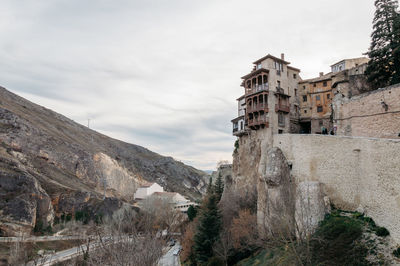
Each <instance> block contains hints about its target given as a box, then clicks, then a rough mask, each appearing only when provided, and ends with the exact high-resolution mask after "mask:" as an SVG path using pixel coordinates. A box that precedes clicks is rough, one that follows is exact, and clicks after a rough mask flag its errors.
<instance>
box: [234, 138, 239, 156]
mask: <svg viewBox="0 0 400 266" xmlns="http://www.w3.org/2000/svg"><path fill="white" fill-rule="evenodd" d="M234 146H235V150H234V151H233V152H234V153H237V152H238V149H239V140H238V139H237V140H236V141H235V145H234Z"/></svg>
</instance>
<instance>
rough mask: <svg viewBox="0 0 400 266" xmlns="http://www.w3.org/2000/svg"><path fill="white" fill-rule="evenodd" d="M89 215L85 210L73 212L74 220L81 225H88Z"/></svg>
mask: <svg viewBox="0 0 400 266" xmlns="http://www.w3.org/2000/svg"><path fill="white" fill-rule="evenodd" d="M89 219H90V215H89V212H88V211H87V210H82V211H76V212H75V220H76V221H81V222H82V223H83V224H87V223H89Z"/></svg>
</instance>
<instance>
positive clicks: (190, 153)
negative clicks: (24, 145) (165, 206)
mask: <svg viewBox="0 0 400 266" xmlns="http://www.w3.org/2000/svg"><path fill="white" fill-rule="evenodd" d="M0 2H1V4H0V86H3V87H5V88H7V89H9V90H10V91H12V92H14V93H17V94H18V95H20V96H22V97H25V98H27V99H29V100H31V101H33V102H35V103H37V104H40V105H43V106H46V107H47V108H50V109H52V110H54V111H56V112H59V113H61V114H63V115H65V116H67V117H69V118H71V119H73V120H74V121H76V122H78V123H81V124H83V125H87V124H88V119H90V128H92V129H94V130H97V131H99V132H101V133H104V134H106V135H108V136H110V137H113V138H117V139H120V140H123V141H126V142H129V143H133V144H137V145H141V146H144V147H146V148H148V149H150V150H152V151H155V152H157V153H160V154H162V155H166V156H172V157H174V158H175V159H177V160H180V161H182V162H184V163H186V164H189V165H192V166H194V167H196V168H199V169H203V170H209V169H214V168H215V167H216V165H217V162H218V161H220V160H228V161H231V160H232V151H233V145H234V141H235V138H234V137H233V136H232V125H231V122H230V120H232V119H233V118H235V117H236V116H237V102H236V99H237V98H238V97H239V96H241V95H242V94H243V93H244V89H243V88H242V87H240V83H241V79H240V77H242V76H244V75H245V74H247V73H249V72H250V70H251V68H252V62H254V61H255V60H257V59H259V58H261V57H263V56H265V55H266V54H272V55H275V56H278V57H279V56H280V54H281V53H285V59H286V60H287V61H289V62H291V65H292V66H293V67H297V68H300V69H301V71H302V72H301V73H300V76H301V77H302V78H303V79H305V78H312V77H316V76H318V73H319V72H329V66H330V65H331V64H333V63H336V62H337V61H340V60H341V59H344V58H353V57H360V56H362V54H363V53H365V52H366V51H367V50H368V47H369V43H370V34H371V31H372V19H373V13H374V10H375V9H374V5H373V1H372V0H352V1H349V0H336V1H331V0H306V1H297V0H281V1H271V0H247V1H239V0H224V1H222V0H201V1H200V0H142V1H136V0H86V1H82V0H30V1H28V0H0Z"/></svg>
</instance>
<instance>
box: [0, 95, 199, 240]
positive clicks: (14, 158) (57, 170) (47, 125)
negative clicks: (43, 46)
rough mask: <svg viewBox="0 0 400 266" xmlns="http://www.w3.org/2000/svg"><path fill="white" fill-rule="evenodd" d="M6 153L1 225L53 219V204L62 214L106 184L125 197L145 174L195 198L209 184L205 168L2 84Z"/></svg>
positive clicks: (0, 125) (0, 119) (0, 151)
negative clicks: (110, 133)
mask: <svg viewBox="0 0 400 266" xmlns="http://www.w3.org/2000/svg"><path fill="white" fill-rule="evenodd" d="M0 159H1V160H3V161H4V162H3V164H4V165H7V167H5V166H4V167H3V165H2V166H0V172H1V180H0V184H1V187H0V193H2V194H1V197H0V211H1V212H3V214H1V216H0V227H1V228H4V224H5V223H7V224H20V223H21V224H23V225H24V226H27V227H32V226H35V223H36V222H37V221H39V220H40V221H43V223H44V224H46V223H48V222H50V223H51V221H52V219H53V218H52V217H53V214H52V210H54V212H55V215H56V216H59V215H61V213H62V212H74V211H76V210H79V209H82V208H85V204H86V205H88V204H92V205H90V206H91V207H93V206H97V205H98V204H100V205H101V202H102V198H103V194H104V190H105V189H106V195H107V197H115V198H118V199H120V200H123V201H129V200H131V199H132V198H133V194H134V192H135V190H136V188H137V187H138V186H140V185H141V184H143V183H145V182H157V183H159V184H160V185H162V186H163V187H164V189H165V190H167V191H176V192H179V193H181V194H182V195H186V196H188V197H190V198H192V199H193V198H197V197H199V196H200V195H201V193H203V192H205V190H206V182H207V180H206V174H205V173H204V172H202V171H199V170H197V169H195V168H193V167H190V166H187V165H184V164H183V163H180V162H177V161H175V160H173V159H172V158H170V157H164V156H161V155H159V154H156V153H154V152H151V151H149V150H147V149H145V148H143V147H140V146H137V145H133V144H128V143H124V142H122V141H118V140H115V139H112V138H109V137H107V136H105V135H102V134H100V133H98V132H96V131H93V130H90V129H88V128H87V127H84V126H82V125H80V124H77V123H75V122H74V121H72V120H70V119H68V118H66V117H64V116H62V115H60V114H57V113H55V112H53V111H51V110H49V109H46V108H44V107H41V106H38V105H36V104H33V103H31V102H29V101H27V100H25V99H23V98H21V97H19V96H17V95H15V94H13V93H10V92H9V91H7V90H6V89H4V88H2V87H0ZM13 165H14V166H13ZM7 169H8V170H7ZM10 169H14V170H10ZM15 171H17V172H15ZM18 171H22V172H18ZM19 180H20V181H19ZM3 183H4V184H3ZM18 184H25V185H18ZM28 188H29V189H28ZM3 195H7V197H8V198H9V199H8V201H7V202H6V200H5V197H3ZM17 196H18V197H17ZM37 199H40V200H37ZM10 200H11V201H10ZM49 203H50V205H51V206H50V207H49V205H48V204H49ZM12 204H14V205H12ZM46 204H47V205H46ZM93 204H94V205H93ZM17 205H18V206H20V207H21V208H20V209H26V214H23V215H22V213H21V216H18V215H17V214H15V213H14V214H12V213H11V206H17ZM114 205H115V204H114ZM7 206H9V207H7ZM115 206H116V205H115ZM93 208H94V207H93ZM99 208H100V207H99ZM28 210H29V211H28ZM6 212H7V213H9V214H7V215H5V214H4V213H6ZM28 213H29V215H28ZM12 217H14V218H12ZM23 217H25V218H26V219H25V218H23ZM10 219H11V220H10ZM2 232H3V234H8V233H6V232H5V231H4V230H3V231H2ZM7 232H10V234H12V233H11V231H9V230H8V231H7Z"/></svg>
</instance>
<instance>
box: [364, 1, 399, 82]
mask: <svg viewBox="0 0 400 266" xmlns="http://www.w3.org/2000/svg"><path fill="white" fill-rule="evenodd" d="M375 7H376V11H375V16H374V20H373V32H372V34H371V39H372V40H371V45H370V48H369V51H368V52H367V55H368V56H369V58H370V61H369V63H368V67H367V69H366V72H365V73H366V75H367V77H368V81H369V82H370V83H371V85H372V86H373V88H375V89H377V88H382V87H386V86H388V85H390V84H396V83H399V82H400V71H399V70H400V34H399V33H400V15H399V13H398V12H397V8H398V4H397V1H396V0H376V1H375Z"/></svg>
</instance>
